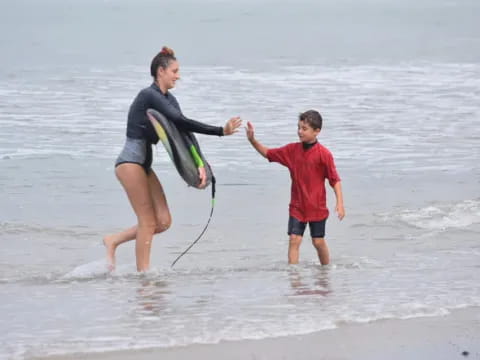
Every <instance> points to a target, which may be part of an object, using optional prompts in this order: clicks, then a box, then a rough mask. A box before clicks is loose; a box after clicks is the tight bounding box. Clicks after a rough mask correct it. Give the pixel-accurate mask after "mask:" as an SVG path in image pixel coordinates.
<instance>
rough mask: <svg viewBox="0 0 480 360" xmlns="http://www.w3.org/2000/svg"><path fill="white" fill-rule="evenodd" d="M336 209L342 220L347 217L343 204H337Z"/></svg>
mask: <svg viewBox="0 0 480 360" xmlns="http://www.w3.org/2000/svg"><path fill="white" fill-rule="evenodd" d="M335 211H336V212H337V216H338V218H339V219H340V220H342V219H343V218H344V217H345V209H344V208H343V204H337V206H335Z"/></svg>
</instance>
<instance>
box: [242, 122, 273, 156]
mask: <svg viewBox="0 0 480 360" xmlns="http://www.w3.org/2000/svg"><path fill="white" fill-rule="evenodd" d="M246 133H247V138H248V141H250V144H252V146H253V147H254V148H255V150H257V151H258V152H259V153H260V155H262V156H263V157H264V158H266V157H267V152H268V148H267V147H266V146H264V145H262V144H261V143H259V142H258V141H257V140H256V139H255V128H254V127H253V124H252V123H251V122H250V121H249V122H247V128H246Z"/></svg>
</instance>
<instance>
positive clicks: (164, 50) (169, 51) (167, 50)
mask: <svg viewBox="0 0 480 360" xmlns="http://www.w3.org/2000/svg"><path fill="white" fill-rule="evenodd" d="M160 54H162V55H169V56H175V53H174V52H173V50H172V49H170V48H169V47H168V46H164V47H163V48H162V51H160Z"/></svg>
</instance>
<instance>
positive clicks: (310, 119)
mask: <svg viewBox="0 0 480 360" xmlns="http://www.w3.org/2000/svg"><path fill="white" fill-rule="evenodd" d="M321 129H322V116H321V115H320V114H319V113H318V112H317V111H315V110H309V111H306V112H304V113H302V114H300V116H299V119H298V137H299V139H300V142H298V143H291V144H288V145H285V146H283V147H280V148H276V149H269V148H267V147H266V146H264V145H262V144H261V143H260V142H258V141H257V140H256V139H255V130H254V128H253V125H252V124H251V123H250V122H248V123H247V129H246V131H247V138H248V140H249V141H250V143H251V144H252V146H253V147H254V148H255V149H256V150H257V151H258V152H259V153H260V154H261V155H262V156H263V157H265V158H267V159H268V160H269V161H270V162H278V163H280V164H282V165H284V166H286V167H287V168H288V169H289V170H290V177H291V179H292V188H291V199H290V207H289V208H290V211H289V213H290V218H289V220H288V235H289V236H290V239H289V240H290V242H289V247H288V263H289V264H298V256H299V254H298V251H299V248H300V244H301V242H302V237H303V233H304V231H305V227H306V225H307V223H308V224H309V226H310V235H311V236H312V243H313V246H314V247H315V249H316V250H317V253H318V258H319V259H320V263H321V264H322V265H327V264H328V263H329V262H330V255H329V252H328V247H327V243H326V241H325V238H324V236H325V222H326V221H327V217H328V209H327V201H326V200H327V199H326V192H325V179H328V181H329V183H330V186H332V188H333V190H334V192H335V196H336V198H337V205H336V207H335V210H336V212H337V214H338V218H339V219H340V220H342V219H343V217H344V216H345V210H344V208H343V194H342V186H341V184H340V177H339V176H338V174H337V170H336V169H335V163H334V160H333V156H332V154H331V152H330V151H329V150H328V149H327V148H326V147H324V146H323V145H321V144H320V143H318V141H317V136H318V134H319V133H320V130H321Z"/></svg>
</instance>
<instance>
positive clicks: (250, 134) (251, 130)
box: [245, 121, 255, 141]
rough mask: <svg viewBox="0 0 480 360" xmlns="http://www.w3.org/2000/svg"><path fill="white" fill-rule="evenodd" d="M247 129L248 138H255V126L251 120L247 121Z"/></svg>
mask: <svg viewBox="0 0 480 360" xmlns="http://www.w3.org/2000/svg"><path fill="white" fill-rule="evenodd" d="M245 131H246V133H247V139H248V140H249V141H253V140H255V128H254V127H253V124H252V123H251V122H250V121H248V122H247V127H246V128H245Z"/></svg>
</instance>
